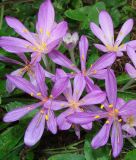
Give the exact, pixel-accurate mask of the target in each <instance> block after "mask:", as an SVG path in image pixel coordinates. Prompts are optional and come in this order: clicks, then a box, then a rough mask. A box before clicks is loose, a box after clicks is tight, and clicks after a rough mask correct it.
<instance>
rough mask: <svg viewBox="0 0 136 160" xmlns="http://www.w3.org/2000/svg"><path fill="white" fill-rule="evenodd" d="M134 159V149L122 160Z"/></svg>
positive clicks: (135, 152)
mask: <svg viewBox="0 0 136 160" xmlns="http://www.w3.org/2000/svg"><path fill="white" fill-rule="evenodd" d="M135 159H136V149H134V150H132V151H130V152H128V153H127V154H126V156H125V158H124V160H135Z"/></svg>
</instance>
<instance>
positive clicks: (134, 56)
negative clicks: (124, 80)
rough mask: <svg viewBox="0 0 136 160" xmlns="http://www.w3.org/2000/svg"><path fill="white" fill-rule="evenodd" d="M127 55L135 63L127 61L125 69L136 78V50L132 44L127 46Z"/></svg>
mask: <svg viewBox="0 0 136 160" xmlns="http://www.w3.org/2000/svg"><path fill="white" fill-rule="evenodd" d="M127 55H128V56H129V58H130V59H131V61H132V63H133V65H131V64H129V63H126V66H125V69H126V71H127V73H128V74H129V76H130V77H131V78H134V79H135V78H136V52H135V51H134V49H133V48H132V47H130V46H127Z"/></svg>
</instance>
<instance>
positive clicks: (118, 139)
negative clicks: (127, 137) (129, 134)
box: [111, 121, 123, 157]
mask: <svg viewBox="0 0 136 160" xmlns="http://www.w3.org/2000/svg"><path fill="white" fill-rule="evenodd" d="M111 144H112V150H113V156H114V157H117V156H118V155H119V153H120V152H121V150H122V147H123V136H122V130H121V124H120V123H119V122H117V121H115V122H114V123H113V126H112V132H111Z"/></svg>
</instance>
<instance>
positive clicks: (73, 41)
mask: <svg viewBox="0 0 136 160" xmlns="http://www.w3.org/2000/svg"><path fill="white" fill-rule="evenodd" d="M78 40H79V36H78V33H77V32H74V33H73V34H70V33H67V34H66V35H65V36H64V37H63V42H64V43H65V45H66V47H67V48H68V49H70V50H71V49H73V48H75V46H76V45H77V42H78Z"/></svg>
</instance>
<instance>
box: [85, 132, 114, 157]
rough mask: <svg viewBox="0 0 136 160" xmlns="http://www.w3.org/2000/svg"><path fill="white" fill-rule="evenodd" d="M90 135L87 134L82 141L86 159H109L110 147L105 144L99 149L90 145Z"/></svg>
mask: <svg viewBox="0 0 136 160" xmlns="http://www.w3.org/2000/svg"><path fill="white" fill-rule="evenodd" d="M91 139H92V135H89V134H88V135H87V136H86V139H85V143H84V154H85V158H86V160H110V159H111V158H110V156H109V155H110V149H109V148H108V147H107V146H104V147H101V148H99V149H93V148H92V147H91Z"/></svg>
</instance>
